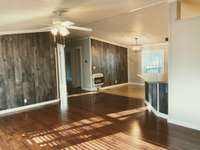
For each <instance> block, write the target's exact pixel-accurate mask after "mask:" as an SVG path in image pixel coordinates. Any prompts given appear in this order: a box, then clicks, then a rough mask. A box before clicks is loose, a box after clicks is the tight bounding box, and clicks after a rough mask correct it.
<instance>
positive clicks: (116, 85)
mask: <svg viewBox="0 0 200 150" xmlns="http://www.w3.org/2000/svg"><path fill="white" fill-rule="evenodd" d="M125 85H128V83H122V84H115V85H111V86H106V87H101V88H100V89H102V90H106V89H112V88H116V87H121V86H125Z"/></svg>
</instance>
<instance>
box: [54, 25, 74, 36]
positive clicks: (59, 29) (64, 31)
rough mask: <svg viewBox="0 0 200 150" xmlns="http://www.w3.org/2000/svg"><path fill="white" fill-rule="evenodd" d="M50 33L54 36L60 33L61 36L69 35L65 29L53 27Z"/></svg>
mask: <svg viewBox="0 0 200 150" xmlns="http://www.w3.org/2000/svg"><path fill="white" fill-rule="evenodd" d="M51 33H52V34H53V35H54V36H56V35H57V34H58V33H60V35H61V36H67V35H69V34H70V32H69V30H68V29H67V28H65V27H62V26H61V27H54V28H52V29H51Z"/></svg>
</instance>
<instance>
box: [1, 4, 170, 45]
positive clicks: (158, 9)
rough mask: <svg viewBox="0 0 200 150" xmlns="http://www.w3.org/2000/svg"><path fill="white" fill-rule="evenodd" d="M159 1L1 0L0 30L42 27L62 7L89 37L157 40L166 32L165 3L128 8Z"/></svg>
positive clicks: (117, 39)
mask: <svg viewBox="0 0 200 150" xmlns="http://www.w3.org/2000/svg"><path fill="white" fill-rule="evenodd" d="M160 1H165V0H5V1H0V18H1V19H0V32H10V31H11V32H14V31H22V30H34V29H39V28H42V27H44V25H46V24H49V23H51V22H52V18H53V14H52V12H53V11H54V10H57V9H62V8H66V9H68V10H69V11H68V12H67V13H65V15H64V18H65V19H66V20H71V21H73V22H76V23H77V25H82V26H86V27H92V28H93V30H94V31H93V32H92V33H90V34H91V35H93V36H96V37H99V38H103V39H105V40H110V41H113V42H117V43H120V44H124V45H130V44H132V43H133V37H134V36H135V35H138V36H139V38H140V42H141V43H157V42H162V41H163V39H164V37H166V36H167V33H168V31H167V29H168V27H167V24H168V21H167V20H168V19H167V15H168V8H167V7H168V4H167V2H166V3H162V4H159V5H156V6H152V7H148V8H145V9H141V10H138V11H135V12H132V13H130V10H135V9H137V8H142V7H146V6H149V5H151V4H155V3H157V2H160ZM72 35H74V36H77V35H78V36H83V35H87V34H86V33H83V32H72Z"/></svg>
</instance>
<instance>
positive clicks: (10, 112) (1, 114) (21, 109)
mask: <svg viewBox="0 0 200 150" xmlns="http://www.w3.org/2000/svg"><path fill="white" fill-rule="evenodd" d="M59 101H60V99H55V100H49V101H46V102H41V103H37V104H32V105H27V106H21V107H17V108H11V109H6V110H2V111H0V117H4V116H8V115H13V114H16V113H21V112H25V111H30V110H33V109H38V108H40V107H44V106H47V105H53V104H57V103H58V102H59Z"/></svg>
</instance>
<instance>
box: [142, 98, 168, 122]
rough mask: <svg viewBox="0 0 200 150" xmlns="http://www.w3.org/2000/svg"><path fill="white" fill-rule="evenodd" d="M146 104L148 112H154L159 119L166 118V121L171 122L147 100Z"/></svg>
mask: <svg viewBox="0 0 200 150" xmlns="http://www.w3.org/2000/svg"><path fill="white" fill-rule="evenodd" d="M145 104H146V105H147V108H148V110H150V111H152V112H153V113H154V114H155V115H156V116H157V117H160V118H164V119H166V120H167V121H168V120H169V117H168V115H166V114H163V113H160V112H158V111H156V110H155V109H154V108H153V107H152V106H151V105H150V104H149V102H147V101H146V100H145Z"/></svg>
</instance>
